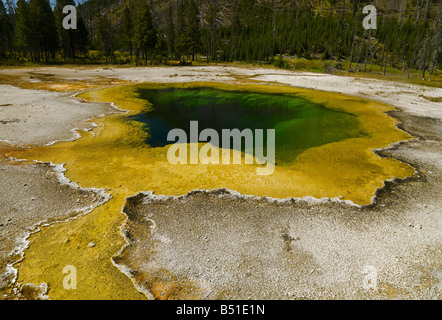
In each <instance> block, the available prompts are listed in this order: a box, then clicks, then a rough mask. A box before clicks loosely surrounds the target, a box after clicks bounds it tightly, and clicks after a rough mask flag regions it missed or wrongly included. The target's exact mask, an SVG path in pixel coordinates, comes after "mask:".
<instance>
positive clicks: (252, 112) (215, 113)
mask: <svg viewBox="0 0 442 320" xmlns="http://www.w3.org/2000/svg"><path fill="white" fill-rule="evenodd" d="M138 94H139V97H140V98H142V99H145V100H148V101H149V102H150V103H151V104H152V106H153V107H152V108H151V110H150V111H149V112H146V113H142V114H138V115H135V116H131V117H129V118H128V120H130V121H138V122H142V123H143V124H144V129H145V130H146V131H147V133H148V138H147V140H146V143H147V144H149V145H150V146H151V147H153V148H155V147H164V146H166V145H169V144H172V143H173V142H170V141H167V135H168V133H169V131H170V130H172V129H176V128H180V129H183V130H184V131H186V133H187V135H188V136H189V133H190V121H198V127H199V131H201V130H203V129H207V128H211V129H215V130H216V131H217V132H218V133H219V135H220V136H221V131H222V129H235V128H236V129H240V130H243V129H246V128H249V129H252V131H254V130H255V129H275V132H276V138H275V151H276V164H278V165H282V164H285V163H290V162H292V161H293V160H294V159H295V158H296V157H297V156H298V155H299V154H301V153H302V152H304V151H305V150H307V149H309V148H312V147H318V146H321V145H324V144H328V143H332V142H338V141H342V140H344V139H348V138H355V137H362V136H366V135H365V134H364V133H363V132H361V130H360V127H359V123H358V121H357V117H356V116H355V115H352V114H349V113H345V112H339V111H334V110H331V109H328V108H325V107H323V106H321V105H318V104H314V103H312V102H310V101H308V100H306V99H304V98H302V97H299V96H296V95H281V94H268V93H255V92H246V91H224V90H220V89H214V88H185V89H182V88H168V89H145V88H140V89H138ZM264 141H266V139H264ZM242 151H244V150H242Z"/></svg>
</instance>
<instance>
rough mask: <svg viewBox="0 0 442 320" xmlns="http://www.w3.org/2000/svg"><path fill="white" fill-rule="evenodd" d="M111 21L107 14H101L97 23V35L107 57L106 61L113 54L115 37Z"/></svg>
mask: <svg viewBox="0 0 442 320" xmlns="http://www.w3.org/2000/svg"><path fill="white" fill-rule="evenodd" d="M112 29H113V28H112V25H111V23H110V21H109V20H108V19H107V17H106V16H101V17H100V18H99V19H98V21H97V25H96V35H97V40H98V43H99V46H100V49H101V51H102V52H103V53H104V55H105V57H106V63H108V61H109V57H111V56H112V55H113V46H114V37H113V30H112Z"/></svg>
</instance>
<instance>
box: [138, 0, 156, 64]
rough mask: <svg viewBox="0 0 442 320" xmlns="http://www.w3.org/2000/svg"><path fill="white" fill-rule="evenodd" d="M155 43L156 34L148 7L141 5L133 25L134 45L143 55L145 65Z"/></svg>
mask: <svg viewBox="0 0 442 320" xmlns="http://www.w3.org/2000/svg"><path fill="white" fill-rule="evenodd" d="M156 42H157V34H156V30H155V28H154V25H153V22H152V16H151V13H150V7H149V6H148V5H147V4H143V6H142V7H141V8H140V10H139V13H138V17H137V22H136V24H135V43H136V46H137V48H138V50H140V51H141V52H142V53H143V56H144V60H145V62H146V63H147V59H148V55H149V54H150V55H152V51H153V49H154V48H155V45H156Z"/></svg>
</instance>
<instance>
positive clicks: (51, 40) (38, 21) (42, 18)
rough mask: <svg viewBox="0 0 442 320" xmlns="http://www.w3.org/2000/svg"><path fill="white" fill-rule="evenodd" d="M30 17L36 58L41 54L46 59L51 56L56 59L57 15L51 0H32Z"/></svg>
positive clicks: (30, 40)
mask: <svg viewBox="0 0 442 320" xmlns="http://www.w3.org/2000/svg"><path fill="white" fill-rule="evenodd" d="M29 17H30V19H31V25H32V28H31V32H30V34H31V39H28V40H29V41H28V42H31V43H32V45H31V49H32V50H33V52H34V59H35V60H37V61H39V60H40V56H41V55H44V59H45V61H48V60H49V57H52V59H55V51H56V50H57V46H58V41H57V28H56V24H55V16H54V13H53V11H52V9H51V5H50V3H49V0H30V1H29Z"/></svg>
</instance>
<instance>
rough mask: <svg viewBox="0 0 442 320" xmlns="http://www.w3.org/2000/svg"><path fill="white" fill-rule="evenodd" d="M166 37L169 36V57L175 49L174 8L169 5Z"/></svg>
mask: <svg viewBox="0 0 442 320" xmlns="http://www.w3.org/2000/svg"><path fill="white" fill-rule="evenodd" d="M166 33H167V34H166V38H167V53H168V55H169V57H171V56H172V54H173V52H174V51H175V24H174V22H173V8H172V6H169V8H168V10H167V26H166Z"/></svg>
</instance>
